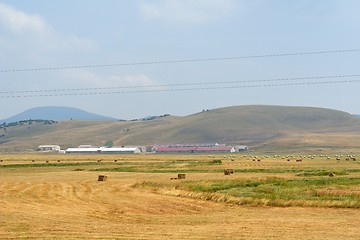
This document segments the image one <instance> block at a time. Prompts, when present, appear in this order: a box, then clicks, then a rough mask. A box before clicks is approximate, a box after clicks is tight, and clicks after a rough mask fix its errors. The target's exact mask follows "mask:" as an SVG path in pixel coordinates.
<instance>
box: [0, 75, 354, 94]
mask: <svg viewBox="0 0 360 240" xmlns="http://www.w3.org/2000/svg"><path fill="white" fill-rule="evenodd" d="M340 83H360V79H355V80H338V81H321V82H294V83H272V84H257V85H240V86H238V85H234V86H215V87H197V88H196V87H194V88H175V89H148V90H131V91H109V92H80V93H77V92H76V93H55V94H52V93H50V94H33V95H5V96H0V98H33V97H60V96H85V95H107V94H129V93H152V92H180V91H204V90H219V89H239V88H263V87H283V86H301V85H324V84H340Z"/></svg>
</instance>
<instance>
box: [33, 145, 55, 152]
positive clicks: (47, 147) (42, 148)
mask: <svg viewBox="0 0 360 240" xmlns="http://www.w3.org/2000/svg"><path fill="white" fill-rule="evenodd" d="M37 150H38V151H40V152H59V151H60V146H59V145H40V146H39V147H38V149H37Z"/></svg>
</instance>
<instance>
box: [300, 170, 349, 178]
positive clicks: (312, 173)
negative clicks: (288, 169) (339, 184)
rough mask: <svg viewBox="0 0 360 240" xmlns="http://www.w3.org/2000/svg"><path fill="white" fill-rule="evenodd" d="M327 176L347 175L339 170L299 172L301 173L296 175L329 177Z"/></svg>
mask: <svg viewBox="0 0 360 240" xmlns="http://www.w3.org/2000/svg"><path fill="white" fill-rule="evenodd" d="M329 175H335V176H341V175H349V174H348V173H347V171H345V170H340V171H330V170H309V171H306V172H301V173H298V174H296V176H300V177H311V176H329Z"/></svg>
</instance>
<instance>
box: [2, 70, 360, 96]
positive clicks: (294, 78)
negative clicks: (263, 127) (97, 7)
mask: <svg viewBox="0 0 360 240" xmlns="http://www.w3.org/2000/svg"><path fill="white" fill-rule="evenodd" d="M351 77H360V74H347V75H325V76H310V77H289V78H271V79H255V80H238V81H217V82H195V83H173V84H154V85H134V86H111V87H94V88H64V89H42V90H16V91H3V92H0V94H19V93H42V92H74V91H94V90H113V89H129V88H160V87H179V86H197V85H218V84H237V83H257V82H278V81H298V80H312V79H330V78H351Z"/></svg>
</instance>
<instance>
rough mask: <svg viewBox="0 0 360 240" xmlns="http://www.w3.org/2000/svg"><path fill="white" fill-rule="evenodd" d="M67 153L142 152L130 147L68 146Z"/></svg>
mask: <svg viewBox="0 0 360 240" xmlns="http://www.w3.org/2000/svg"><path fill="white" fill-rule="evenodd" d="M65 152H66V153H78V154H92V153H98V154H120V153H122V154H124V153H128V154H133V153H140V152H141V151H140V149H139V148H135V147H134V148H128V147H111V148H107V147H84V148H68V149H66V151H65Z"/></svg>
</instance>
